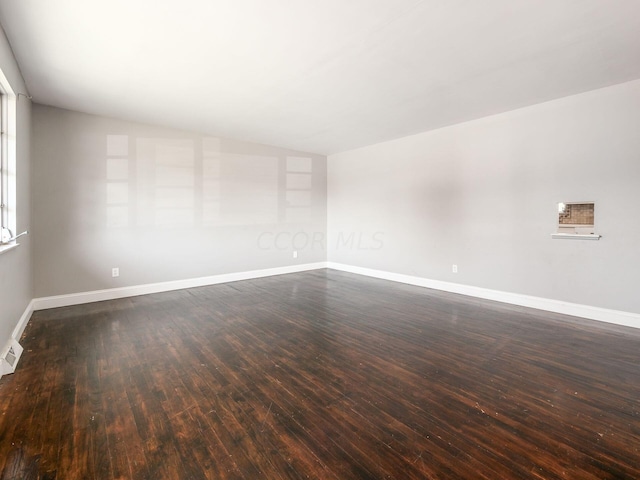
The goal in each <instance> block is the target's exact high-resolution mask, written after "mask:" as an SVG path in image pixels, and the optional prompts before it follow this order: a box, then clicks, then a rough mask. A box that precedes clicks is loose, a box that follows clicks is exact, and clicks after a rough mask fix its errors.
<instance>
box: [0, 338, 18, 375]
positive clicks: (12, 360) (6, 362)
mask: <svg viewBox="0 0 640 480" xmlns="http://www.w3.org/2000/svg"><path fill="white" fill-rule="evenodd" d="M22 350H23V349H22V346H21V345H20V344H19V343H18V341H17V340H14V339H11V340H9V344H8V345H7V346H6V347H5V349H4V350H3V351H2V356H0V377H1V376H2V375H7V374H9V373H13V372H15V370H16V365H18V361H19V360H20V356H21V355H22Z"/></svg>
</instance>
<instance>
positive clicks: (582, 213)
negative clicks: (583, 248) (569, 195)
mask: <svg viewBox="0 0 640 480" xmlns="http://www.w3.org/2000/svg"><path fill="white" fill-rule="evenodd" d="M551 236H552V237H553V238H574V239H578V240H599V239H600V237H601V236H600V235H597V234H596V232H595V204H594V203H593V202H560V203H559V204H558V233H554V234H552V235H551Z"/></svg>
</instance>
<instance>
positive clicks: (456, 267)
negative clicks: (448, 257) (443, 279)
mask: <svg viewBox="0 0 640 480" xmlns="http://www.w3.org/2000/svg"><path fill="white" fill-rule="evenodd" d="M451 271H452V272H453V273H458V265H451Z"/></svg>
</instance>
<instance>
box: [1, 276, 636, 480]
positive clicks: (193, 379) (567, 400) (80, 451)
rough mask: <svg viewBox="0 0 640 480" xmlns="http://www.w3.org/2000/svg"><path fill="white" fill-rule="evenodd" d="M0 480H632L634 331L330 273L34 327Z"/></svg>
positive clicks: (46, 318) (127, 302)
mask: <svg viewBox="0 0 640 480" xmlns="http://www.w3.org/2000/svg"><path fill="white" fill-rule="evenodd" d="M22 344H23V346H24V347H25V352H24V354H23V357H22V360H21V362H20V364H19V366H18V369H17V371H16V373H15V374H14V375H9V376H6V377H4V378H2V380H1V381H0V472H1V475H0V478H1V479H3V480H6V479H21V480H24V479H36V478H40V479H64V480H68V479H129V478H130V479H153V480H156V479H204V478H208V479H232V478H233V479H236V478H237V479H306V478H315V479H340V480H344V479H384V478H395V479H426V478H442V479H455V478H466V479H492V480H495V479H512V478H515V479H518V478H522V479H525V478H544V479H612V478H616V479H622V478H630V479H631V478H636V479H637V478H640V452H639V449H640V331H638V330H634V329H628V328H623V327H617V326H613V325H607V324H602V323H596V322H589V321H586V320H580V319H575V318H572V317H563V316H560V315H554V314H550V313H545V312H541V311H536V310H529V309H524V308H519V307H514V306H509V305H504V304H499V303H494V302H489V301H482V300H478V299H472V298H467V297H463V296H458V295H453V294H447V293H443V292H436V291H432V290H426V289H421V288H418V287H412V286H408V285H401V284H395V283H390V282H385V281H382V280H375V279H370V278H366V277H360V276H355V275H350V274H346V273H341V272H337V271H331V270H319V271H314V272H307V273H300V274H293V275H283V276H278V277H271V278H265V279H260V280H253V281H244V282H236V283H231V284H226V285H217V286H211V287H203V288H196V289H191V290H182V291H176V292H170V293H162V294H155V295H147V296H141V297H134V298H127V299H122V300H113V301H108V302H100V303H94V304H89V305H82V306H75V307H66V308H59V309H52V310H47V311H40V312H37V313H35V314H34V315H33V318H32V320H31V322H30V324H29V326H28V327H27V330H26V332H25V335H24V337H23V340H22Z"/></svg>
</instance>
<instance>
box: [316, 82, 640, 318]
mask: <svg viewBox="0 0 640 480" xmlns="http://www.w3.org/2000/svg"><path fill="white" fill-rule="evenodd" d="M328 165H329V167H328V170H329V175H328V178H329V180H328V185H329V188H328V199H329V201H328V225H329V227H328V228H329V241H328V259H329V261H333V262H340V263H344V264H348V265H354V266H360V267H368V268H373V269H379V270H383V271H389V272H394V273H402V274H407V275H415V276H418V277H424V278H428V279H435V280H442V281H450V282H455V283H460V284H466V285H473V286H479V287H484V288H490V289H496V290H501V291H507V292H515V293H520V294H527V295H534V296H539V297H545V298H551V299H557V300H562V301H568V302H575V303H580V304H585V305H592V306H598V307H604V308H611V309H617V310H623V311H629V312H635V313H640V295H638V287H639V286H640V247H639V245H640V243H639V242H640V211H639V210H638V209H639V208H640V81H634V82H630V83H626V84H621V85H617V86H613V87H609V88H605V89H601V90H596V91H592V92H588V93H585V94H581V95H576V96H572V97H567V98H564V99H561V100H556V101H552V102H548V103H544V104H540V105H536V106H533V107H529V108H524V109H520V110H516V111H512V112H508V113H505V114H501V115H497V116H492V117H488V118H484V119H481V120H477V121H473V122H468V123H464V124H460V125H456V126H452V127H448V128H443V129H440V130H436V131H432V132H427V133H423V134H420V135H415V136H411V137H406V138H402V139H399V140H396V141H391V142H386V143H382V144H378V145H373V146H369V147H366V148H361V149H358V150H353V151H349V152H345V153H341V154H338V155H332V156H330V157H329V159H328ZM561 201H595V203H596V219H595V223H596V230H597V233H600V234H601V235H603V238H602V239H601V240H600V241H584V240H583V241H576V240H554V239H551V237H550V234H551V233H553V232H554V231H555V230H556V226H557V221H558V220H557V207H556V204H557V202H561ZM452 264H457V265H458V267H459V273H458V274H453V273H452Z"/></svg>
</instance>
